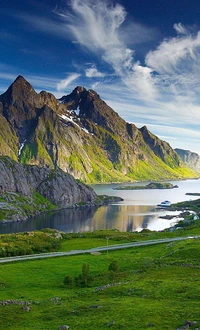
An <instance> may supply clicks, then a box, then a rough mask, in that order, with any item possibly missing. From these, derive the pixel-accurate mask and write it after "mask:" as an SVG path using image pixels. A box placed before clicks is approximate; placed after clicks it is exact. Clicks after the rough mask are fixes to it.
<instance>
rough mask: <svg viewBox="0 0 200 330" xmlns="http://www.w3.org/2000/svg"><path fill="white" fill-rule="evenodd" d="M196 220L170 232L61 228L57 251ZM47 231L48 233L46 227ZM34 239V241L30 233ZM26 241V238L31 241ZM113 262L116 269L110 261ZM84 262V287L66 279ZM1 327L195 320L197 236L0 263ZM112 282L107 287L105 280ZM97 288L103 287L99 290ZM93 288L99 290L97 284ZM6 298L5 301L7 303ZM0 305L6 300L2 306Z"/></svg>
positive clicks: (141, 325)
mask: <svg viewBox="0 0 200 330" xmlns="http://www.w3.org/2000/svg"><path fill="white" fill-rule="evenodd" d="M199 226H200V222H199V221H197V222H196V223H195V226H194V225H193V227H192V228H190V229H189V227H187V229H183V230H179V231H176V232H174V233H170V232H165V233H156V232H149V231H146V232H145V231H144V232H143V233H119V232H117V231H114V230H113V231H99V232H95V233H93V234H92V233H88V234H84V235H80V234H66V235H64V238H63V239H62V242H61V247H60V248H59V249H60V250H74V249H78V248H89V247H95V246H100V245H106V237H109V244H115V243H116V242H124V241H134V240H147V239H154V238H155V237H157V238H161V237H167V236H179V235H184V236H191V235H194V234H197V233H199ZM46 233H48V231H47V232H46ZM30 241H31V239H30ZM29 243H30V242H29ZM113 261H117V264H118V269H117V270H116V271H110V270H109V266H110V264H111V263H112V262H113ZM84 264H86V265H88V266H89V268H90V276H92V277H93V281H92V282H91V283H90V284H89V285H88V286H83V287H80V286H77V284H75V282H74V281H73V283H72V284H70V285H65V284H64V283H63V281H64V278H65V277H66V276H68V277H70V278H71V279H72V280H74V279H75V278H77V277H78V276H79V275H80V274H81V271H82V266H83V265H84ZM0 276H1V280H0V286H1V302H0V314H1V320H0V329H15V330H29V329H30V330H33V329H34V330H35V329H37V330H44V329H51V330H53V329H58V328H59V326H62V325H68V326H69V329H80V330H82V329H94V330H95V329H97V330H101V329H107V328H112V329H127V330H128V329H141V330H142V329H148V328H152V329H158V330H160V329H170V330H171V329H177V328H179V327H181V326H183V324H184V322H185V320H187V321H190V322H194V321H196V322H197V323H195V324H194V325H193V326H191V327H190V328H191V329H196V328H198V327H199V326H200V314H199V295H200V280H199V278H200V277H199V276H200V240H199V239H191V238H188V240H185V241H182V242H181V241H179V242H173V243H168V244H159V245H152V246H148V247H147V246H145V247H137V248H129V249H127V250H121V251H120V250H119V251H115V252H110V251H109V253H108V255H107V253H106V252H105V253H101V254H85V255H81V256H78V255H77V256H70V257H61V258H52V259H44V260H38V261H28V262H18V263H13V264H4V265H0ZM108 284H109V285H108ZM99 287H101V288H99ZM97 288H98V289H97ZM6 301H7V303H6ZM3 303H4V304H5V305H3Z"/></svg>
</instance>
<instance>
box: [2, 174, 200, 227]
mask: <svg viewBox="0 0 200 330" xmlns="http://www.w3.org/2000/svg"><path fill="white" fill-rule="evenodd" d="M169 182H171V183H172V184H173V185H177V186H178V188H174V189H151V190H150V189H146V190H144V189H140V190H114V189H113V188H115V187H117V186H119V185H121V184H98V185H92V188H93V189H94V190H95V191H96V193H97V194H99V195H112V196H120V197H122V198H123V199H124V201H123V202H119V203H114V204H111V205H107V206H101V207H99V208H97V207H94V208H82V209H65V210H60V211H56V212H48V213H43V214H40V215H38V216H37V217H35V218H31V219H28V220H27V221H22V222H12V223H5V224H0V233H13V232H23V231H32V230H40V229H43V228H54V229H57V230H60V231H64V232H69V233H72V232H86V231H94V230H100V229H118V230H120V231H140V230H142V229H144V228H147V229H150V230H163V229H164V228H168V227H170V226H171V225H173V224H174V223H175V222H177V221H178V219H175V218H174V219H172V220H166V219H161V218H159V217H160V216H164V215H167V214H174V213H175V214H177V215H178V214H179V212H170V211H168V210H163V209H159V208H158V207H157V204H159V203H161V202H162V201H164V200H169V201H171V202H172V203H176V202H181V201H185V200H190V199H197V198H198V197H197V196H188V195H185V194H186V193H187V192H188V193H199V192H200V181H199V180H184V181H169ZM146 184H148V182H145V183H144V182H143V183H134V184H133V183H132V184H130V183H127V184H123V186H124V185H128V186H130V185H133V186H134V185H137V186H138V185H146Z"/></svg>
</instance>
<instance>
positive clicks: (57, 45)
mask: <svg viewBox="0 0 200 330" xmlns="http://www.w3.org/2000/svg"><path fill="white" fill-rule="evenodd" d="M199 17H200V2H199V1H197V0H129V1H128V0H119V1H114V0H113V1H111V0H98V1H97V0H96V1H95V0H18V1H16V0H9V1H7V0H2V1H1V3H0V41H1V42H0V93H3V92H5V90H6V89H7V88H8V86H9V85H10V84H11V83H12V82H13V80H14V79H15V78H16V77H17V76H18V75H22V76H24V77H25V79H27V80H28V81H29V82H30V83H31V84H32V86H33V87H34V89H35V90H36V91H37V92H40V91H41V90H46V91H48V92H51V93H53V94H54V95H55V96H56V97H57V98H60V97H61V96H63V95H67V94H69V93H71V91H72V90H73V89H74V88H75V87H76V86H84V87H85V88H87V89H93V90H95V91H96V92H97V93H98V94H99V95H100V97H101V98H102V99H103V100H104V101H106V102H107V104H108V105H110V106H111V107H112V108H113V109H114V110H115V111H116V112H118V114H119V115H120V116H121V117H122V118H123V119H125V120H126V121H127V122H130V123H134V124H135V125H136V126H137V127H138V128H140V127H142V126H144V125H146V126H147V127H148V129H149V130H150V131H151V132H152V133H154V134H155V135H157V136H158V137H159V138H161V139H162V140H165V141H167V142H168V143H170V145H171V146H172V147H173V148H181V149H186V150H190V151H193V152H196V153H198V154H200V143H199V142H200V20H199Z"/></svg>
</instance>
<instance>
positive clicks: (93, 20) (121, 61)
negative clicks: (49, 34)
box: [61, 0, 156, 99]
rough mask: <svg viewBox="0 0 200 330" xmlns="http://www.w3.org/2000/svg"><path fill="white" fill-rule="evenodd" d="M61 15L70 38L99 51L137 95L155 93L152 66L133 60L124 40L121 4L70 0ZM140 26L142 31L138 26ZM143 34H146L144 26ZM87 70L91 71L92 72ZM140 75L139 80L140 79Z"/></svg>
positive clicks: (123, 17) (142, 96)
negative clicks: (144, 65) (69, 32)
mask: <svg viewBox="0 0 200 330" xmlns="http://www.w3.org/2000/svg"><path fill="white" fill-rule="evenodd" d="M61 15H62V19H63V18H64V17H65V20H66V25H67V26H68V29H69V30H70V31H71V33H72V36H73V38H76V40H77V42H78V43H79V44H80V45H82V46H83V47H85V48H87V49H89V50H90V51H92V52H95V53H97V54H98V55H100V56H101V57H102V59H103V60H104V61H105V62H107V63H108V64H109V65H110V66H111V67H112V68H113V70H114V73H115V74H116V75H118V76H119V77H120V78H121V79H122V81H123V83H124V84H125V85H126V86H127V87H128V88H129V89H130V90H134V91H135V92H136V93H137V96H138V98H144V95H146V96H148V98H149V99H153V98H154V97H155V95H156V89H155V85H154V82H153V79H152V78H151V73H152V70H151V69H149V68H145V67H142V66H141V65H140V64H139V63H138V62H135V61H134V56H133V55H134V51H132V50H131V49H130V48H128V47H127V46H126V44H125V43H124V40H127V38H128V37H127V34H126V37H125V32H124V31H125V30H123V29H122V27H123V23H124V22H125V18H126V11H125V9H124V7H123V6H121V5H119V4H116V5H113V4H112V3H111V2H110V1H109V0H107V1H106V0H105V1H100V2H96V1H94V0H71V12H70V13H69V12H66V13H62V14H61ZM140 30H141V31H142V28H141V26H140ZM133 32H134V31H133ZM145 34H146V35H147V29H146V30H145ZM151 34H152V32H151ZM145 38H147V36H145ZM129 39H131V37H130V31H129ZM94 72H95V71H93V74H94ZM89 74H91V75H92V72H91V71H90V72H89ZM140 75H141V77H142V82H141V81H140V79H139V77H140Z"/></svg>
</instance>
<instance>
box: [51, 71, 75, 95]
mask: <svg viewBox="0 0 200 330" xmlns="http://www.w3.org/2000/svg"><path fill="white" fill-rule="evenodd" d="M80 76H81V75H80V74H77V73H72V74H70V75H69V76H68V77H66V78H65V79H63V80H61V81H60V82H59V83H58V84H57V86H56V87H57V90H58V92H61V91H64V90H65V89H66V87H67V86H68V85H70V84H71V83H72V81H74V80H76V79H77V78H79V77H80Z"/></svg>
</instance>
